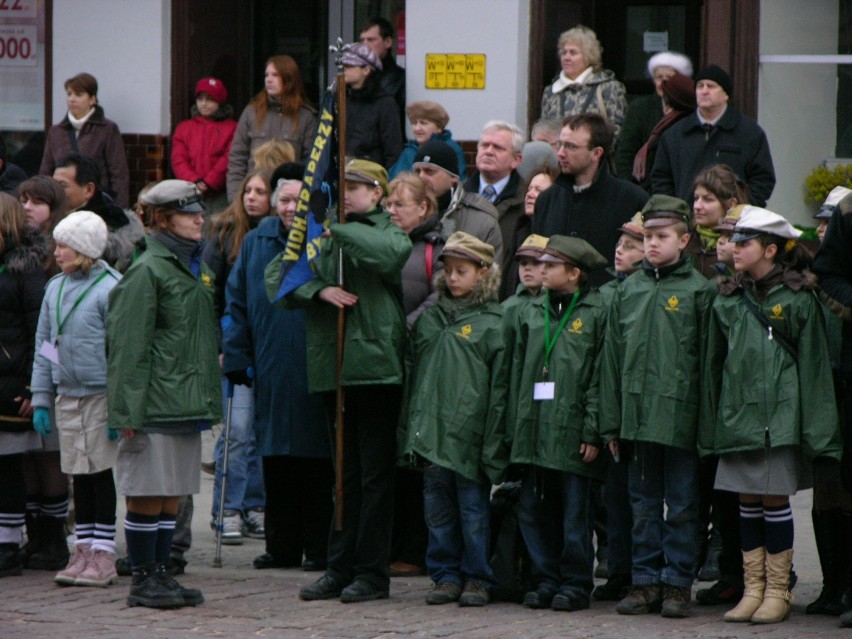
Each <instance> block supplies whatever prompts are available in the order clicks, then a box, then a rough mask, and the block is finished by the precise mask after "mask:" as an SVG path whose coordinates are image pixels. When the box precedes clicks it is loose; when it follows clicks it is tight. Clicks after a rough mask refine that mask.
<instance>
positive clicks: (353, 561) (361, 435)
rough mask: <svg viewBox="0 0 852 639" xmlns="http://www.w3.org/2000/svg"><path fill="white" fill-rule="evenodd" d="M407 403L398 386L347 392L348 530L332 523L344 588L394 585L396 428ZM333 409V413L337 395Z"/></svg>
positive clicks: (331, 561) (335, 565)
mask: <svg viewBox="0 0 852 639" xmlns="http://www.w3.org/2000/svg"><path fill="white" fill-rule="evenodd" d="M401 399H402V388H401V387H400V386H398V385H375V386H357V387H348V388H347V389H346V397H345V404H344V405H345V413H344V420H345V421H344V428H343V530H340V531H337V530H335V529H334V528H335V527H334V524H333V523H332V527H331V533H330V535H329V539H328V574H329V575H330V576H331V577H332V578H334V579H335V580H336V581H337V582H338V583H340V584H343V585H348V584H350V583H351V582H352V581H354V580H355V579H362V580H364V581H366V582H368V583H370V584H371V585H373V586H375V587H377V588H388V587H389V586H390V574H389V572H390V571H389V563H390V546H391V527H392V523H393V496H394V493H393V486H394V472H395V468H396V427H397V420H398V419H399V409H400V403H401ZM328 405H329V406H330V407H331V409H332V411H333V408H334V395H333V394H332V395H331V397H330V401H329V402H328ZM329 423H334V419H333V418H332V419H331V420H329ZM332 441H335V440H334V438H332Z"/></svg>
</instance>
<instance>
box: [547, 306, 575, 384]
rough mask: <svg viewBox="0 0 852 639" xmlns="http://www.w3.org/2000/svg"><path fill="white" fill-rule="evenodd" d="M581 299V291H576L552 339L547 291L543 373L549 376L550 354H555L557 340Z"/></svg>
mask: <svg viewBox="0 0 852 639" xmlns="http://www.w3.org/2000/svg"><path fill="white" fill-rule="evenodd" d="M579 299H580V291H575V292H574V295H573V296H572V297H571V303H570V304H568V308H567V309H566V311H565V314H564V315H563V316H562V319H561V320H559V324H558V325H557V327H556V333H554V335H553V339H550V290H549V289H547V290H546V292H545V299H544V370H543V371H542V372H543V373H544V375H545V377H546V376H547V373H548V371H549V370H550V353H552V352H553V347H554V346H556V340H558V339H559V335H560V333H562V329H563V328H565V325H566V324H567V323H568V318H569V317H571V313H572V312H573V311H574V307H575V306H576V305H577V300H579Z"/></svg>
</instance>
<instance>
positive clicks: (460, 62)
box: [426, 53, 485, 89]
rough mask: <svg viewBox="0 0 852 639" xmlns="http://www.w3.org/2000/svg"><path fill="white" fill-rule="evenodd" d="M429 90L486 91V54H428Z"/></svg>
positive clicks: (427, 84)
mask: <svg viewBox="0 0 852 639" xmlns="http://www.w3.org/2000/svg"><path fill="white" fill-rule="evenodd" d="M426 88H427V89H484V88H485V54H484V53H427V54H426Z"/></svg>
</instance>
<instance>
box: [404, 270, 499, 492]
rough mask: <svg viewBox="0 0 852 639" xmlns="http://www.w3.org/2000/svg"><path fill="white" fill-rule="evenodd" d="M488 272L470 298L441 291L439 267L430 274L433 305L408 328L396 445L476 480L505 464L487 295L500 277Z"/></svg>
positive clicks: (493, 306)
mask: <svg viewBox="0 0 852 639" xmlns="http://www.w3.org/2000/svg"><path fill="white" fill-rule="evenodd" d="M495 271H496V269H494V268H493V267H492V270H491V273H490V274H489V276H488V277H487V278H486V282H485V285H484V286H480V287H478V292H477V291H475V292H474V294H473V295H474V299H473V300H466V299H464V300H454V299H452V298H450V297H448V296H447V293H446V292H445V291H444V290H443V289H444V285H443V272H442V273H441V274H439V275H438V277H437V278H436V288H438V290H439V291H441V296H440V297H439V299H438V303H437V304H436V305H435V306H433V307H431V308H428V309H426V310H425V311H424V312H423V314H422V315H421V316H420V317H419V318H418V319H417V321H416V322H415V323H414V327H413V328H412V332H411V357H412V363H413V366H412V370H411V376H410V380H409V384H408V385H407V395H408V396H407V412H406V415H407V418H408V422H407V430H406V435H405V437H404V445H403V450H402V453H403V454H405V455H408V454H410V453H416V454H417V455H420V456H421V457H423V458H425V459H427V460H428V461H429V462H431V463H433V464H437V465H438V466H442V467H444V468H449V469H451V470H453V471H455V472H457V473H459V474H460V475H462V476H463V477H465V478H467V479H469V480H471V481H475V482H479V483H480V484H487V483H490V484H499V483H501V482H503V481H504V479H505V477H504V475H505V471H506V468H507V467H508V462H509V455H508V449H507V448H506V427H505V426H506V425H505V408H506V388H507V383H508V379H507V376H508V373H507V369H506V363H507V359H506V355H507V353H506V346H505V342H504V340H503V333H502V309H501V308H500V305H499V304H497V303H496V302H493V301H490V300H489V298H490V297H491V295H492V294H493V293H494V292H495V291H496V290H497V284H498V283H499V277H497V276H496V274H495Z"/></svg>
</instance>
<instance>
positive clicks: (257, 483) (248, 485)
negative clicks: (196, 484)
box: [210, 377, 266, 519]
mask: <svg viewBox="0 0 852 639" xmlns="http://www.w3.org/2000/svg"><path fill="white" fill-rule="evenodd" d="M227 387H228V380H227V379H225V378H224V377H223V378H222V411H223V412H222V414H223V415H224V417H225V419H227V410H228V397H227ZM224 455H225V430H224V429H222V434H221V435H220V436H219V438H218V439H217V440H216V450H215V453H214V458H215V460H216V477H215V478H214V480H213V504H212V506H211V509H210V510H211V514H212V515H213V518H214V519H215V518H216V515H217V513H218V512H219V499H220V497H219V495H220V493H221V490H222V462H223V461H224V459H223V458H224ZM265 502H266V494H265V491H264V488H263V467H262V466H261V464H260V457H259V456H258V454H257V450H256V449H255V445H254V391H252V389H251V388H249V387H248V386H234V399H233V402H232V407H231V445H230V446H229V447H228V481H227V482H226V484H225V510H236V511H237V512H239V513H241V514H245V512H246V511H247V510H250V509H253V508H263V505H264V503H265Z"/></svg>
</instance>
